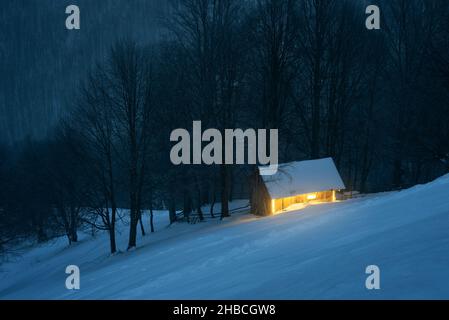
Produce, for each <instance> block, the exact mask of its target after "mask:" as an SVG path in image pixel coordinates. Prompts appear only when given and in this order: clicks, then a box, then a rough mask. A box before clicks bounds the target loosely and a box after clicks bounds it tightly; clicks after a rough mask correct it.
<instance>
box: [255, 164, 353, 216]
mask: <svg viewBox="0 0 449 320" xmlns="http://www.w3.org/2000/svg"><path fill="white" fill-rule="evenodd" d="M260 169H261V167H260V168H258V169H257V170H256V173H255V174H254V176H253V178H252V182H253V183H252V192H251V212H252V213H253V214H256V215H263V216H266V215H272V214H278V213H281V212H283V211H284V210H285V209H287V208H288V207H289V206H291V205H293V204H307V203H310V202H314V203H317V202H334V201H336V191H338V190H342V189H345V185H344V183H343V180H342V179H341V177H340V174H339V173H338V170H337V168H336V166H335V164H334V161H333V160H332V158H325V159H317V160H307V161H296V162H290V163H285V164H279V168H278V172H277V173H276V174H274V175H271V176H262V175H260Z"/></svg>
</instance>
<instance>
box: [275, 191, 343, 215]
mask: <svg viewBox="0 0 449 320" xmlns="http://www.w3.org/2000/svg"><path fill="white" fill-rule="evenodd" d="M314 193H315V192H314ZM307 196H308V194H302V195H297V196H294V197H286V198H281V199H276V200H274V205H273V204H272V208H273V209H274V211H275V212H280V211H282V210H284V209H287V208H288V207H289V206H291V205H293V204H295V203H307V202H310V201H322V202H332V201H333V200H334V196H333V191H332V190H329V191H322V192H316V196H317V197H316V199H314V200H308V199H307Z"/></svg>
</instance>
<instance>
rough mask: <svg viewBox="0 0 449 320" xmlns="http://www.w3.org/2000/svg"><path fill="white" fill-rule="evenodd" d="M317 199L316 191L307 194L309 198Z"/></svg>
mask: <svg viewBox="0 0 449 320" xmlns="http://www.w3.org/2000/svg"><path fill="white" fill-rule="evenodd" d="M315 199H316V193H311V194H308V195H307V200H315Z"/></svg>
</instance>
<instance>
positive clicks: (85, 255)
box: [0, 176, 449, 299]
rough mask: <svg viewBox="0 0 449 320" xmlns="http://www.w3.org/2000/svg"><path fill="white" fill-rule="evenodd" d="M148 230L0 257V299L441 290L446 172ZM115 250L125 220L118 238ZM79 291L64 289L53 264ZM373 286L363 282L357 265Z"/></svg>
mask: <svg viewBox="0 0 449 320" xmlns="http://www.w3.org/2000/svg"><path fill="white" fill-rule="evenodd" d="M156 222H157V232H156V233H155V234H152V235H149V236H146V237H145V238H143V239H139V243H140V244H141V246H140V247H139V248H138V249H137V250H135V251H133V252H124V253H121V254H118V255H115V256H109V255H108V254H107V252H108V243H107V238H106V235H99V236H98V237H96V238H95V239H90V238H89V237H87V236H85V237H84V239H83V241H82V242H81V243H79V244H77V245H75V246H73V247H70V248H69V247H68V246H67V245H66V243H65V239H60V240H58V241H56V242H55V243H53V244H51V245H45V246H42V247H38V248H33V249H31V250H29V251H28V252H26V253H24V255H23V256H22V257H21V258H20V259H17V261H15V262H10V263H7V264H4V265H2V266H0V269H1V271H0V298H2V299H12V298H19V299H23V298H32V299H42V298H50V299H196V298H199V299H298V298H307V299H343V298H354V299H385V298H388V299H390V298H392V299H404V298H410V299H416V298H423V299H431V298H437V299H442V298H444V299H449V176H445V177H442V178H440V179H438V180H436V181H434V182H432V183H430V184H427V185H421V186H416V187H414V188H412V189H409V190H404V191H402V192H397V193H389V194H384V195H378V196H374V197H369V198H362V199H357V200H351V201H346V202H340V203H335V204H324V205H319V206H311V207H308V208H305V209H303V210H300V211H295V212H289V213H285V214H282V215H278V216H274V217H269V218H256V217H253V216H250V215H247V214H238V215H234V216H233V217H232V218H231V219H228V220H226V221H224V222H219V221H217V220H211V221H209V222H206V223H200V224H196V225H187V224H176V225H173V226H171V227H169V228H167V227H166V225H167V215H166V213H163V212H159V213H158V214H157V218H156ZM118 238H119V247H120V248H121V249H123V248H125V247H126V238H127V234H126V229H123V233H122V234H121V235H119V237H118ZM69 264H76V265H78V266H79V267H80V269H81V289H80V290H79V291H68V290H66V289H65V286H64V283H65V277H66V274H65V273H64V271H65V267H66V266H67V265H69ZM371 264H375V265H378V266H379V267H380V270H381V289H380V290H377V291H369V290H367V289H366V288H365V279H366V277H367V275H366V274H365V268H366V266H368V265H371Z"/></svg>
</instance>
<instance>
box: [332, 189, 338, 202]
mask: <svg viewBox="0 0 449 320" xmlns="http://www.w3.org/2000/svg"><path fill="white" fill-rule="evenodd" d="M335 201H337V195H336V194H335V190H332V202H335Z"/></svg>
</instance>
